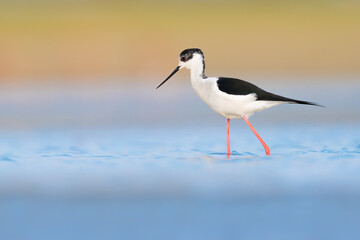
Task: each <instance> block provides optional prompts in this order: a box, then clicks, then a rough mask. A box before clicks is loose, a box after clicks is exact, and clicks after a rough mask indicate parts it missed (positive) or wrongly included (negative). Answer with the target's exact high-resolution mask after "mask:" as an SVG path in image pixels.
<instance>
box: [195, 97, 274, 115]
mask: <svg viewBox="0 0 360 240" xmlns="http://www.w3.org/2000/svg"><path fill="white" fill-rule="evenodd" d="M198 95H199V96H200V98H201V99H202V100H203V101H204V102H205V103H206V104H208V105H209V106H210V107H211V109H213V110H214V111H215V112H216V113H218V114H220V115H222V116H224V117H226V118H230V119H236V118H242V117H244V116H246V117H250V116H251V115H253V114H254V113H255V112H258V111H262V110H264V109H267V108H270V107H273V106H276V105H278V104H281V102H270V101H256V95H255V94H248V95H229V94H223V93H222V92H220V93H218V92H215V91H214V92H212V93H210V94H201V93H200V94H198Z"/></svg>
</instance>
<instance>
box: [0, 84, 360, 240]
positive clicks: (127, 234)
mask: <svg viewBox="0 0 360 240" xmlns="http://www.w3.org/2000/svg"><path fill="white" fill-rule="evenodd" d="M301 89H302V88H300V89H299V88H295V87H289V88H288V89H285V90H286V92H288V93H289V96H295V97H296V96H299V95H301V96H303V95H304V96H303V97H304V98H305V99H307V100H312V101H315V102H319V103H321V104H324V105H326V107H327V108H325V109H324V108H312V107H305V106H295V105H283V106H279V107H277V108H274V109H271V110H267V111H264V112H263V113H259V114H258V115H255V116H254V117H253V118H251V119H250V121H251V122H252V123H253V125H254V127H255V128H256V129H257V130H258V132H259V133H260V135H261V136H262V137H263V139H264V140H265V141H266V142H267V144H268V145H269V146H270V148H271V151H272V155H271V156H270V157H267V156H265V153H264V150H263V148H262V146H261V144H260V143H259V142H258V140H257V139H256V137H255V136H254V135H253V134H252V132H251V130H250V129H249V128H248V127H247V125H246V124H245V123H244V122H243V121H241V120H234V121H231V144H232V153H233V155H232V156H231V158H230V159H227V158H226V155H225V150H226V136H225V134H226V132H225V130H226V129H225V127H226V122H225V120H224V119H223V118H221V117H220V116H217V115H216V114H214V113H213V112H212V111H211V110H209V109H208V107H207V106H206V105H205V104H203V103H202V102H201V101H200V100H199V99H198V98H197V97H196V96H195V94H194V93H193V92H192V91H191V89H190V88H188V89H186V88H183V89H178V88H175V89H174V88H172V89H171V85H169V88H168V89H167V90H168V91H162V92H157V93H156V94H155V93H154V89H153V87H152V88H151V89H150V88H149V89H147V88H146V89H145V88H143V89H131V90H127V89H121V88H116V87H112V86H110V87H109V86H108V87H105V88H103V89H102V88H95V89H83V88H81V89H80V90H79V89H75V90H70V89H66V88H65V89H61V88H60V89H47V88H45V89H37V88H36V89H33V90H29V89H25V90H21V89H13V90H11V89H5V90H4V89H1V90H0V91H1V94H0V112H1V113H2V114H3V115H2V118H1V119H0V239H276V240H278V239H358V238H359V236H360V230H359V228H358V222H359V220H360V204H359V202H360V124H359V122H360V110H359V109H358V108H357V107H356V106H355V105H356V104H354V102H358V101H359V100H360V95H359V94H358V92H359V89H360V88H359V85H358V84H355V85H352V87H349V86H345V85H339V86H332V85H329V86H327V87H324V86H321V88H311V89H307V90H306V91H299V90H301ZM270 90H271V89H270ZM291 91H293V92H291ZM134 92H136V93H137V94H139V93H141V94H140V96H142V97H141V98H139V95H136V94H135V95H134ZM279 93H281V89H280V90H279ZM299 93H301V94H299ZM334 93H337V94H334ZM305 95H306V97H305ZM329 96H332V97H331V98H329ZM154 106H156V107H154Z"/></svg>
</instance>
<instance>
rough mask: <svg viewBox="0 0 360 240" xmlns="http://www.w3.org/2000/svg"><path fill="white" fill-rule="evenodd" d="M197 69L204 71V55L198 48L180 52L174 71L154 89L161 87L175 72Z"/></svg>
mask: <svg viewBox="0 0 360 240" xmlns="http://www.w3.org/2000/svg"><path fill="white" fill-rule="evenodd" d="M184 67H185V68H188V69H192V68H197V67H201V68H202V69H203V71H204V68H205V62H204V54H203V52H202V51H201V49H199V48H189V49H185V50H184V51H182V52H181V53H180V55H179V65H178V66H177V67H176V68H175V70H174V71H173V72H172V73H171V74H170V75H169V76H168V77H167V78H166V79H165V80H164V81H163V82H162V83H160V85H159V86H158V87H157V88H156V89H158V88H159V87H160V86H161V85H163V84H164V83H165V82H166V81H167V80H169V79H170V78H171V77H172V76H173V75H174V74H175V73H177V71H179V70H180V69H182V68H184Z"/></svg>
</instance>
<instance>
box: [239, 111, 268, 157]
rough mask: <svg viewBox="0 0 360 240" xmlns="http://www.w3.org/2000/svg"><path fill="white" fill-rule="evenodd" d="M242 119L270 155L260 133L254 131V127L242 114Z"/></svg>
mask: <svg viewBox="0 0 360 240" xmlns="http://www.w3.org/2000/svg"><path fill="white" fill-rule="evenodd" d="M243 119H244V120H245V122H246V123H247V125H249V127H250V129H251V130H252V131H253V133H254V134H255V136H256V137H257V138H258V139H259V141H260V142H261V144H262V145H263V147H264V148H265V152H266V155H268V156H269V155H270V148H269V147H268V145H266V143H265V142H264V140H262V138H261V137H260V135H259V134H258V133H257V132H256V130H255V128H254V127H253V126H252V125H251V123H250V122H249V120H248V119H247V118H246V117H245V116H244V117H243Z"/></svg>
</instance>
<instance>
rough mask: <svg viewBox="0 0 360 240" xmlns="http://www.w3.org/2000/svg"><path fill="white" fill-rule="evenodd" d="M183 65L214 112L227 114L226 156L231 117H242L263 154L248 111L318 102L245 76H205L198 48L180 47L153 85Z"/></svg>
mask: <svg viewBox="0 0 360 240" xmlns="http://www.w3.org/2000/svg"><path fill="white" fill-rule="evenodd" d="M183 67H185V68H188V69H190V74H191V85H192V86H193V88H194V90H195V92H196V93H197V95H198V96H199V97H200V98H201V99H202V100H203V101H204V102H205V103H207V104H208V105H209V106H210V107H211V108H212V109H213V110H214V111H215V112H217V113H218V114H220V115H222V116H224V117H225V118H227V155H228V156H229V155H230V154H231V152H230V119H237V118H243V119H244V120H245V122H246V123H247V124H248V125H249V127H250V129H251V130H252V131H253V132H254V134H255V136H256V137H257V138H258V139H259V141H260V142H261V144H262V145H263V147H264V148H265V152H266V155H270V148H269V147H268V146H267V145H266V143H265V142H264V140H262V138H261V137H260V135H259V134H258V133H257V132H256V130H255V129H254V127H253V126H252V125H251V123H250V122H249V120H248V118H249V117H250V116H251V115H253V114H254V113H255V112H258V111H262V110H264V109H267V108H270V107H274V106H276V105H279V104H282V103H297V104H307V105H314V106H321V105H318V104H316V103H312V102H307V101H301V100H296V99H291V98H286V97H282V96H279V95H276V94H273V93H269V92H267V91H264V90H262V89H261V88H259V87H257V86H255V85H254V84H252V83H249V82H246V81H244V80H240V79H236V78H225V77H206V76H205V61H204V54H203V52H202V51H201V50H200V49H198V48H190V49H185V50H184V51H182V52H181V53H180V56H179V65H178V66H177V67H176V68H175V70H174V71H173V72H172V73H171V74H170V75H169V76H168V77H167V78H166V79H165V80H164V81H163V82H162V83H161V84H160V85H159V86H158V87H157V88H156V89H158V88H159V87H160V86H161V85H163V84H164V83H165V82H166V81H167V80H169V79H170V78H171V77H172V76H173V75H174V74H175V73H176V72H177V71H179V70H180V69H181V68H183Z"/></svg>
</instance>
